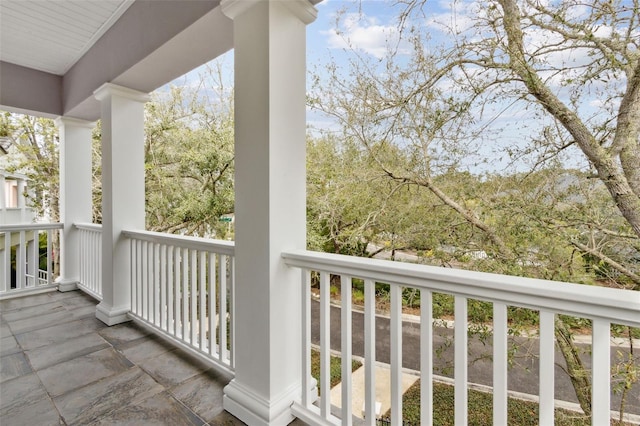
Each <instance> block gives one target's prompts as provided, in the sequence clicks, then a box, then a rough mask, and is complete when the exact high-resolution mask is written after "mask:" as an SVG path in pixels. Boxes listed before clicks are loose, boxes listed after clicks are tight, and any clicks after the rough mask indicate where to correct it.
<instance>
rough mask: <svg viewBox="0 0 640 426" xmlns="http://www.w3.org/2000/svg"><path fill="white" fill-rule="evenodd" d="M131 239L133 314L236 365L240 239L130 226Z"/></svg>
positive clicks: (213, 358) (228, 367)
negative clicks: (236, 254) (237, 252)
mask: <svg viewBox="0 0 640 426" xmlns="http://www.w3.org/2000/svg"><path fill="white" fill-rule="evenodd" d="M123 234H124V236H125V237H127V238H129V239H130V242H131V245H130V250H131V265H132V269H131V281H132V287H131V312H130V316H131V317H132V318H133V319H134V320H136V321H139V322H141V323H143V324H145V325H146V326H148V327H151V328H152V329H154V330H155V331H156V332H157V333H159V334H160V335H162V336H164V337H165V338H167V339H168V340H170V341H172V342H173V343H174V344H176V345H178V346H180V347H182V348H183V349H186V350H187V351H189V352H191V353H193V354H194V355H196V356H198V357H200V358H204V359H205V360H207V361H209V362H212V363H213V364H215V365H217V366H218V367H219V368H220V369H221V370H223V371H227V372H229V373H231V372H233V370H234V353H233V339H234V327H233V324H234V322H233V306H234V298H233V295H234V252H235V251H234V250H235V249H234V244H233V243H232V242H228V241H218V240H209V239H204V238H194V237H183V236H178V235H169V234H161V233H157V232H148V231H124V232H123Z"/></svg>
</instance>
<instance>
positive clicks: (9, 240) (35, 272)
mask: <svg viewBox="0 0 640 426" xmlns="http://www.w3.org/2000/svg"><path fill="white" fill-rule="evenodd" d="M61 229H62V224H59V223H51V224H42V223H36V224H21V225H0V297H1V298H5V297H12V296H16V295H20V294H23V293H25V292H37V291H43V290H46V289H49V288H53V287H55V283H54V280H55V277H54V273H53V272H54V271H53V257H54V253H53V241H54V238H55V239H58V238H59V237H60V230H61Z"/></svg>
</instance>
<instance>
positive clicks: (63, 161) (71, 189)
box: [56, 117, 95, 291]
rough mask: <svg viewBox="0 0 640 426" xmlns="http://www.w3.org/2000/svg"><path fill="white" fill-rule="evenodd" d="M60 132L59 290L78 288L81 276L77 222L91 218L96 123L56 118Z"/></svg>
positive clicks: (83, 221) (87, 220) (84, 221)
mask: <svg viewBox="0 0 640 426" xmlns="http://www.w3.org/2000/svg"><path fill="white" fill-rule="evenodd" d="M56 125H57V126H58V134H59V136H60V222H62V224H63V225H64V228H63V230H62V237H61V238H60V277H58V280H57V281H58V290H59V291H70V290H75V289H76V288H77V287H76V286H77V284H78V281H79V279H80V262H79V260H80V259H79V255H80V253H79V238H78V234H79V233H78V230H77V229H74V228H73V224H74V223H91V222H92V214H91V212H92V207H93V206H92V195H91V187H92V176H91V131H92V129H93V127H94V126H95V123H93V122H89V121H84V120H78V119H76V118H70V117H60V118H58V119H57V120H56Z"/></svg>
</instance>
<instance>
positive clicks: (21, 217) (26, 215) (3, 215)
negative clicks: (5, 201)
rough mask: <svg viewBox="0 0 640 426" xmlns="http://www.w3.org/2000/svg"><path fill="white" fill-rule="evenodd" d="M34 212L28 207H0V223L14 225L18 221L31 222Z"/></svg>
mask: <svg viewBox="0 0 640 426" xmlns="http://www.w3.org/2000/svg"><path fill="white" fill-rule="evenodd" d="M34 218H35V213H34V212H33V210H32V209H30V208H26V207H23V208H20V207H7V208H4V209H3V208H0V225H14V224H19V223H31V222H33V220H34Z"/></svg>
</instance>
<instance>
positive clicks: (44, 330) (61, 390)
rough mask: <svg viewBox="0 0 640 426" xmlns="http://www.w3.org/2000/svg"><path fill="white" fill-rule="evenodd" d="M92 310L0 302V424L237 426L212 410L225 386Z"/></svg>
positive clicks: (196, 364)
mask: <svg viewBox="0 0 640 426" xmlns="http://www.w3.org/2000/svg"><path fill="white" fill-rule="evenodd" d="M95 309H96V301H95V300H94V299H93V298H91V297H89V296H87V295H85V294H84V293H82V292H80V291H72V292H67V293H60V292H57V291H50V292H47V293H41V294H37V295H31V296H25V297H20V298H15V299H7V300H3V301H1V302H0V311H1V314H0V321H1V322H0V333H1V334H0V336H1V338H2V345H1V350H0V353H1V356H2V363H1V365H0V383H1V384H0V392H1V397H0V401H1V402H0V413H1V414H0V417H1V418H2V423H4V424H7V425H19V424H23V425H27V424H30V425H59V424H67V425H73V424H88V423H91V424H115V423H118V422H122V421H127V422H133V421H141V422H144V423H145V424H172V425H204V424H209V425H223V424H224V425H228V424H229V425H231V424H243V423H242V422H240V421H239V420H237V419H235V418H234V417H233V416H231V415H230V414H228V413H226V412H225V411H224V410H223V408H222V396H223V392H222V389H223V387H224V386H225V385H226V384H227V383H228V381H229V377H228V376H225V375H222V374H220V373H218V372H216V371H215V370H212V369H211V367H210V366H208V365H207V364H205V363H203V362H200V361H198V360H197V359H194V358H193V357H190V356H189V355H187V354H185V353H184V352H181V351H180V350H179V349H176V348H175V347H174V346H171V345H169V344H167V343H166V342H165V341H163V340H162V339H159V338H157V337H156V336H154V335H153V334H151V333H150V332H149V331H148V330H145V329H144V328H142V327H140V326H138V325H136V324H135V323H124V324H119V325H116V326H113V327H107V326H106V325H105V324H104V323H102V322H101V321H99V320H97V319H96V318H95Z"/></svg>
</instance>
